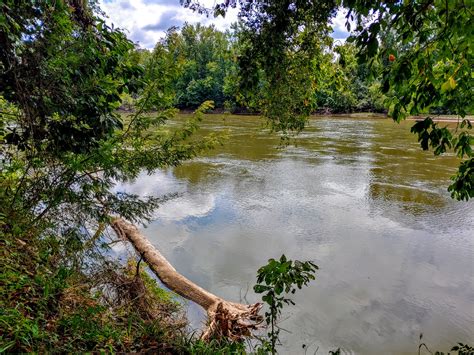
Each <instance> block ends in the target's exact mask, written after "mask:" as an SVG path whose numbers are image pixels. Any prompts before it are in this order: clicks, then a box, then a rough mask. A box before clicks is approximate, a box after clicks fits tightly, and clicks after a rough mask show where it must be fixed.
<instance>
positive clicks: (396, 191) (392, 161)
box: [368, 122, 458, 216]
mask: <svg viewBox="0 0 474 355" xmlns="http://www.w3.org/2000/svg"><path fill="white" fill-rule="evenodd" d="M389 125H390V126H389ZM409 125H410V123H404V124H402V125H396V124H394V123H388V122H387V123H386V124H385V125H382V124H379V125H377V126H376V128H377V134H376V135H375V136H374V138H373V145H372V146H371V150H372V157H373V160H372V167H371V169H370V181H369V188H368V195H369V197H370V200H371V201H372V202H374V203H375V204H378V203H383V204H384V205H385V204H394V205H396V206H397V207H398V208H400V209H401V210H402V211H403V212H405V213H408V214H410V215H413V216H419V215H421V214H424V213H431V212H436V211H439V210H441V209H442V208H444V207H445V206H446V205H447V204H448V200H449V194H448V193H447V192H446V186H447V185H448V181H449V178H450V176H451V175H452V174H454V172H455V170H456V166H457V163H458V162H457V160H456V159H455V158H454V157H449V156H444V157H433V156H432V153H431V152H423V151H421V150H420V148H419V146H418V143H417V142H416V139H415V137H414V136H413V135H411V134H410V133H409Z"/></svg>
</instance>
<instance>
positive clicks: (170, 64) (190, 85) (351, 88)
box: [122, 24, 387, 113]
mask: <svg viewBox="0 0 474 355" xmlns="http://www.w3.org/2000/svg"><path fill="white" fill-rule="evenodd" d="M319 41H320V45H319V46H318V47H319V51H318V52H319V53H317V55H315V57H314V63H313V67H312V72H311V76H312V78H311V79H312V92H311V95H309V97H308V99H307V100H306V101H305V102H304V105H307V106H308V107H310V108H311V111H313V112H323V113H345V112H386V111H387V108H386V106H385V99H386V96H385V94H383V93H382V91H381V80H380V78H379V77H375V76H374V75H373V74H372V73H371V71H370V70H369V69H368V67H367V64H366V63H358V60H357V51H356V47H355V45H354V44H352V43H349V42H345V43H341V41H338V40H334V39H332V38H331V37H330V36H329V35H326V36H325V37H324V38H322V39H321V38H320V39H319ZM245 46H246V43H245V39H244V38H243V36H242V32H241V29H240V27H239V25H238V24H235V25H233V26H232V30H230V31H226V32H222V31H219V30H217V29H216V28H215V27H214V26H203V25H201V24H196V25H191V24H185V25H184V26H183V27H182V28H181V29H179V28H177V27H172V28H170V29H169V30H168V31H167V33H166V36H165V38H163V39H162V40H161V41H160V42H158V43H157V44H156V45H155V48H154V49H153V50H148V49H142V48H136V50H135V52H134V53H133V56H134V60H135V61H136V63H137V64H141V65H142V66H143V68H144V72H143V76H144V78H145V79H146V80H156V79H159V78H160V79H161V80H160V82H161V85H160V86H159V87H158V88H157V90H158V91H159V92H160V95H161V97H162V103H163V104H164V105H166V106H169V107H177V108H179V109H181V110H194V109H196V108H197V107H199V105H200V104H202V103H203V102H205V101H208V100H211V101H213V102H214V104H215V108H216V109H217V110H225V111H227V112H232V113H242V112H245V113H258V112H260V108H261V107H262V106H263V105H264V104H265V99H264V98H265V95H266V92H265V91H266V90H268V85H269V84H268V80H266V78H265V76H264V74H263V73H256V74H254V75H257V76H258V81H259V85H258V90H253V91H252V92H245V90H242V88H241V83H242V77H241V75H242V74H241V72H240V71H239V67H238V58H239V56H240V55H241V53H242V51H244V50H245ZM381 65H382V64H381ZM296 69H297V68H296ZM138 97H139V94H135V95H133V96H132V95H130V94H128V93H124V94H122V99H123V104H122V108H123V109H127V110H131V109H132V108H133V104H134V102H135V101H136V100H137V99H138Z"/></svg>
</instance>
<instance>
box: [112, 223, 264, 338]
mask: <svg viewBox="0 0 474 355" xmlns="http://www.w3.org/2000/svg"><path fill="white" fill-rule="evenodd" d="M112 228H113V229H114V230H115V232H116V233H117V235H118V236H119V237H120V238H123V239H126V240H128V241H129V242H130V243H132V245H133V246H134V248H135V250H136V251H137V252H138V253H139V254H140V255H141V256H142V258H143V260H145V262H146V263H147V264H148V265H149V266H150V268H151V269H152V270H153V272H154V273H155V274H156V276H158V278H159V279H160V280H161V282H163V284H165V285H166V287H168V288H169V289H170V290H172V291H174V292H176V293H177V294H179V295H180V296H182V297H184V298H186V299H188V300H191V301H193V302H195V303H197V304H198V305H200V306H201V307H202V308H204V309H205V310H206V312H207V315H208V318H209V321H208V325H207V328H206V329H205V330H204V332H203V334H202V336H201V338H202V339H204V340H209V339H214V338H228V339H230V340H232V341H240V340H243V339H244V338H245V337H247V336H251V335H252V330H255V329H258V328H259V327H260V325H261V323H262V320H263V318H262V316H261V315H259V311H260V309H261V307H262V305H261V304H260V303H256V304H253V305H244V304H241V303H234V302H229V301H226V300H224V299H222V298H220V297H218V296H216V295H214V294H212V293H210V292H208V291H206V290H204V289H203V288H201V287H200V286H198V285H196V284H195V283H193V282H192V281H190V280H188V279H187V278H186V277H184V276H183V275H181V274H180V273H179V272H177V271H176V270H175V268H174V267H173V266H172V265H171V264H170V263H169V262H168V260H166V259H165V257H164V256H163V255H162V254H161V253H160V252H159V251H158V250H157V249H156V248H155V247H154V246H153V245H152V244H151V243H150V242H149V241H148V239H147V238H146V237H145V236H144V235H143V234H141V233H140V231H139V230H138V228H137V227H135V226H134V225H133V224H131V223H129V222H127V221H125V220H123V219H121V218H117V219H115V220H113V222H112Z"/></svg>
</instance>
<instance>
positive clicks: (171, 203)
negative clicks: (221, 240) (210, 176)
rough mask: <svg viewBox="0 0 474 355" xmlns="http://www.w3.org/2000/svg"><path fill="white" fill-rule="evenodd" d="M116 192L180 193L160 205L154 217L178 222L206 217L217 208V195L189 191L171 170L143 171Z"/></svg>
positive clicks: (116, 189)
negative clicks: (150, 173) (152, 172)
mask: <svg viewBox="0 0 474 355" xmlns="http://www.w3.org/2000/svg"><path fill="white" fill-rule="evenodd" d="M114 191H116V192H127V193H132V194H137V195H139V196H142V197H144V196H154V197H160V196H164V195H166V194H173V193H179V194H180V195H179V196H178V197H176V198H172V199H171V200H168V201H166V202H164V203H162V204H161V205H160V207H159V208H158V209H157V210H156V211H155V213H154V215H153V219H157V220H166V221H174V222H178V221H181V220H183V219H185V218H188V217H198V218H199V217H204V216H206V215H208V214H209V213H210V212H212V210H213V209H214V208H215V204H216V202H215V197H214V195H211V194H190V193H187V192H186V191H187V184H186V183H185V182H183V181H179V180H178V179H176V177H175V176H174V175H173V174H172V173H171V171H159V170H158V171H156V172H155V173H154V174H153V175H148V174H146V173H141V174H140V175H139V176H138V178H137V179H135V180H134V181H131V182H129V183H124V184H120V185H117V186H116V187H115V189H114Z"/></svg>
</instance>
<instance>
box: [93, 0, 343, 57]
mask: <svg viewBox="0 0 474 355" xmlns="http://www.w3.org/2000/svg"><path fill="white" fill-rule="evenodd" d="M201 3H202V4H204V5H206V6H209V7H211V6H212V5H213V4H214V3H215V1H214V0H201ZM101 8H102V9H103V10H104V11H105V13H106V14H107V16H108V19H107V21H108V22H109V23H110V24H114V25H115V26H116V27H120V28H122V29H124V30H125V31H126V32H127V33H128V36H129V38H130V39H131V40H132V41H134V42H137V43H138V44H139V45H140V46H141V47H143V48H149V49H152V48H153V47H154V46H155V43H156V42H157V41H158V40H159V39H160V38H162V37H163V36H164V34H165V31H166V30H167V29H168V28H169V27H171V26H178V27H179V26H182V25H183V24H184V23H185V22H188V23H191V24H193V23H197V22H201V23H203V24H205V25H210V24H214V25H215V26H216V27H217V28H218V29H220V30H226V29H228V28H229V27H230V25H231V24H232V23H233V22H235V21H236V20H237V11H238V10H237V9H230V10H229V11H228V13H227V14H226V17H225V18H222V17H218V18H212V17H211V18H207V17H205V16H203V15H199V14H197V13H195V12H193V11H191V10H189V9H185V8H184V7H182V6H181V5H180V3H179V0H102V1H101ZM333 28H334V32H333V35H332V36H333V38H335V39H339V40H344V39H345V38H346V37H347V35H348V34H347V31H346V28H345V18H344V13H342V12H340V13H338V15H337V17H336V18H335V19H334V20H333Z"/></svg>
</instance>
